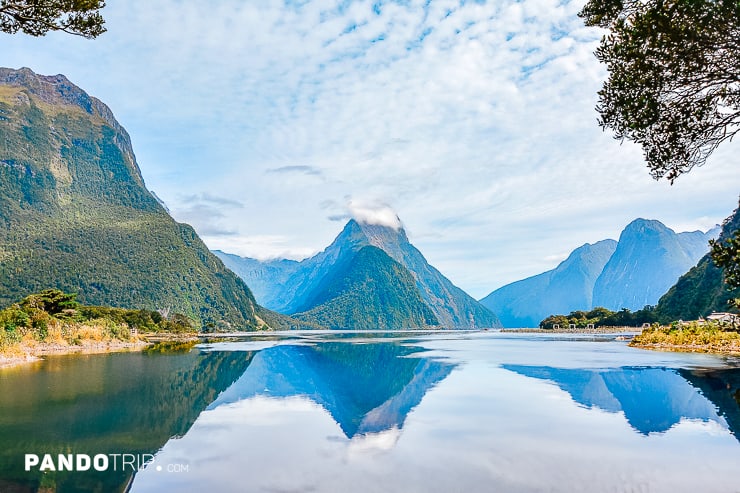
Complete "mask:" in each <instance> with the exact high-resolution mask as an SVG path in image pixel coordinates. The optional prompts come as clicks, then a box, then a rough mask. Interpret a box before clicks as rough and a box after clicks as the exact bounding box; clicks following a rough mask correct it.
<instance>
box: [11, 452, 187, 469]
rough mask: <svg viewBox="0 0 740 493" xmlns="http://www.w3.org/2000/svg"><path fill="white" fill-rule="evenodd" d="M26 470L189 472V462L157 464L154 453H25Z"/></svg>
mask: <svg viewBox="0 0 740 493" xmlns="http://www.w3.org/2000/svg"><path fill="white" fill-rule="evenodd" d="M23 463H24V469H25V470H26V472H31V471H39V472H56V471H75V472H86V471H98V472H104V471H113V472H117V471H131V472H138V471H143V470H144V469H147V468H149V467H152V468H154V470H156V471H158V472H161V471H167V472H188V471H189V469H190V466H189V465H188V464H164V465H162V464H155V463H154V455H152V454H95V455H89V454H56V455H54V454H42V455H38V454H25V456H24V461H23Z"/></svg>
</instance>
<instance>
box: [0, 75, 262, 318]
mask: <svg viewBox="0 0 740 493" xmlns="http://www.w3.org/2000/svg"><path fill="white" fill-rule="evenodd" d="M46 288H58V289H61V290H64V291H68V292H76V293H78V297H79V300H80V301H81V302H83V303H86V304H92V305H109V306H116V307H128V308H141V309H149V310H163V311H165V312H168V311H169V312H170V313H174V312H180V313H183V314H185V315H187V316H189V317H191V318H192V319H193V320H194V321H195V322H196V323H199V324H210V325H212V326H213V327H216V328H221V329H254V328H258V327H259V326H261V325H262V323H261V321H260V319H259V317H257V316H256V315H255V310H256V303H255V301H254V298H253V296H252V293H251V292H250V291H249V289H248V288H247V286H246V285H245V284H244V282H243V281H242V280H241V279H239V278H238V277H237V276H235V275H234V274H233V273H232V272H231V271H229V270H228V269H226V268H225V267H224V265H223V263H222V262H221V261H220V260H219V259H218V258H216V257H215V256H214V255H213V254H211V253H210V252H209V251H208V249H207V248H206V246H205V245H204V244H203V242H202V241H201V240H200V238H198V236H197V234H196V233H195V231H194V230H193V229H192V228H191V227H190V226H188V225H186V224H178V223H176V222H175V221H174V220H173V219H172V218H171V217H170V216H169V215H168V214H167V213H166V211H165V210H164V209H163V208H162V206H161V205H160V204H159V203H158V202H157V200H156V199H155V198H154V197H153V196H152V194H151V193H150V192H149V191H148V190H147V189H146V187H145V185H144V181H143V179H142V177H141V173H140V171H139V168H138V166H137V164H136V160H135V157H134V154H133V150H132V148H131V144H130V138H129V136H128V134H127V133H126V131H125V130H124V129H123V128H122V127H121V126H120V125H119V124H118V122H116V121H115V119H114V118H113V115H112V113H111V112H110V110H109V109H108V108H107V107H106V106H105V105H104V104H103V103H101V102H100V101H98V100H96V99H95V98H92V97H90V96H88V95H87V94H86V93H85V92H84V91H82V90H81V89H79V88H77V87H76V86H74V85H73V84H71V83H70V82H69V81H68V80H67V79H66V78H64V77H63V76H53V77H45V76H39V75H36V74H34V73H33V72H31V71H30V70H28V69H21V70H17V71H16V70H10V69H0V305H7V304H9V303H11V302H13V301H15V300H17V299H20V298H23V297H24V296H26V295H28V294H30V293H33V292H37V291H40V290H42V289H46Z"/></svg>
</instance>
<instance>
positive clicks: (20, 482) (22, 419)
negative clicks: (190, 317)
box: [0, 350, 252, 493]
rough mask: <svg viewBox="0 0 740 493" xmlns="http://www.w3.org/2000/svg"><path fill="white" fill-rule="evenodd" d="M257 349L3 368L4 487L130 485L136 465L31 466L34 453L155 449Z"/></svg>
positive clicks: (182, 429)
mask: <svg viewBox="0 0 740 493" xmlns="http://www.w3.org/2000/svg"><path fill="white" fill-rule="evenodd" d="M251 356H252V355H251V354H248V353H243V352H238V353H237V352H232V353H203V352H200V351H198V350H193V351H190V352H184V353H183V352H174V353H166V354H158V353H157V354H150V353H147V352H142V353H118V354H110V355H78V356H64V357H50V358H48V359H46V360H45V361H42V362H40V363H38V364H37V365H36V366H33V367H21V368H15V369H11V370H6V371H3V372H0V491H13V492H18V493H20V492H27V491H28V492H30V491H44V492H46V493H52V492H55V491H60V492H61V491H105V492H110V491H121V490H123V489H124V488H125V486H126V484H127V482H128V481H129V479H130V477H131V476H132V473H131V471H130V470H128V471H121V470H119V471H112V470H109V471H107V472H69V471H65V472H47V473H45V474H42V473H38V472H29V473H24V472H23V471H24V465H23V460H24V454H27V453H35V454H38V455H40V456H42V455H43V454H53V455H54V457H56V454H59V453H65V454H69V453H72V454H90V455H94V454H115V453H120V454H122V453H127V454H145V453H146V454H153V453H155V452H156V451H157V450H159V449H160V448H161V447H162V445H164V444H165V442H167V440H168V439H170V438H171V437H172V436H181V435H184V434H185V433H186V432H187V431H188V429H189V428H190V426H191V425H192V424H193V422H194V421H195V419H196V418H197V417H198V415H199V414H200V413H201V411H203V409H205V408H206V406H207V405H208V404H210V403H211V402H213V400H214V399H215V398H216V396H218V394H219V393H220V392H221V391H223V390H224V389H226V388H227V387H228V386H229V385H231V384H232V383H233V382H234V381H235V380H236V379H237V378H238V377H239V375H240V374H241V373H242V372H243V371H244V370H245V369H246V367H247V366H248V365H249V361H250V359H251ZM129 469H130V468H129Z"/></svg>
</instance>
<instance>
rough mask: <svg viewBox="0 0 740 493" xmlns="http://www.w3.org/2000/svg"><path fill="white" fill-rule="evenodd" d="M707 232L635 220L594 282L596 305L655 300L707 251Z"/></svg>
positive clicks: (631, 305) (627, 305) (639, 303)
mask: <svg viewBox="0 0 740 493" xmlns="http://www.w3.org/2000/svg"><path fill="white" fill-rule="evenodd" d="M710 233H711V232H710ZM710 233H707V234H710ZM707 234H703V233H701V232H696V233H684V234H681V235H678V234H676V233H674V232H673V230H671V229H670V228H667V227H666V226H664V225H663V224H662V223H661V222H659V221H649V220H646V219H636V220H634V221H632V222H631V223H630V224H628V225H627V227H626V228H624V230H623V231H622V234H621V235H620V237H619V243H618V245H617V249H616V250H615V252H614V255H612V257H611V258H610V259H609V262H608V263H607V264H606V266H605V267H604V270H603V272H602V273H601V274H600V275H599V277H598V279H597V280H596V283H595V284H594V295H593V306H603V307H605V308H608V309H610V310H620V309H622V308H629V309H630V310H639V309H641V308H643V307H644V306H645V305H654V304H656V302H657V301H658V300H659V299H660V297H661V296H662V295H663V294H664V293H665V292H666V291H667V290H668V289H669V288H670V287H671V286H672V285H673V284H674V283H675V282H676V280H678V278H679V277H680V276H681V275H682V274H684V273H686V272H687V271H688V270H689V269H690V268H691V267H692V266H694V265H696V262H697V261H698V260H699V258H700V256H701V255H703V254H704V253H706V252H707V251H708V249H709V246H708V244H707V242H708V241H709V236H707ZM702 243H703V244H704V245H705V246H704V247H703V249H700V248H699V245H700V244H702Z"/></svg>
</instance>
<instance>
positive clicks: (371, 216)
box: [347, 200, 403, 231]
mask: <svg viewBox="0 0 740 493" xmlns="http://www.w3.org/2000/svg"><path fill="white" fill-rule="evenodd" d="M347 208H348V209H349V213H350V215H351V216H352V218H353V219H354V220H355V221H357V222H359V223H363V224H372V225H376V226H386V227H388V228H393V229H395V230H396V231H398V230H400V229H401V228H403V225H402V224H401V219H399V217H398V215H397V214H396V212H395V211H394V210H393V209H392V208H391V207H390V206H389V205H387V204H383V203H381V202H364V201H358V200H350V201H349V204H348V206H347Z"/></svg>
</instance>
